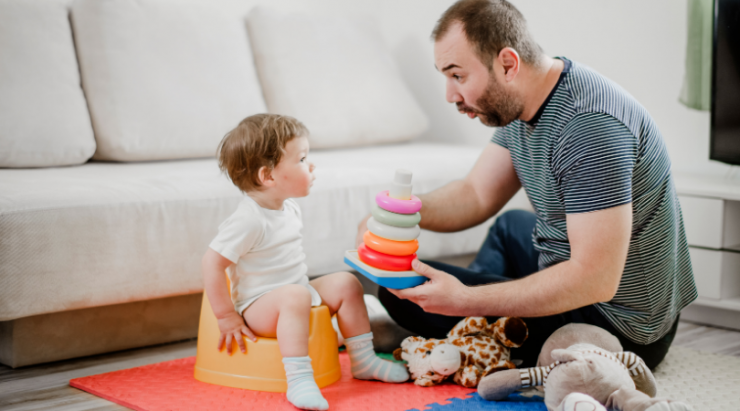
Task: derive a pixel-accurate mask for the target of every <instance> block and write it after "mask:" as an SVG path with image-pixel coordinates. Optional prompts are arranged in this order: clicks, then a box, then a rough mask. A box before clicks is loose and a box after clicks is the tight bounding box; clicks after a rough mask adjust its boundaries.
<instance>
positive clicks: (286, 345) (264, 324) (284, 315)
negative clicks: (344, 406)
mask: <svg viewBox="0 0 740 411" xmlns="http://www.w3.org/2000/svg"><path fill="white" fill-rule="evenodd" d="M310 315H311V293H310V292H309V291H308V289H307V288H306V287H303V286H300V285H297V284H291V285H285V286H282V287H280V288H278V289H275V290H273V291H270V292H269V293H267V294H265V295H264V296H262V297H260V298H259V299H258V300H257V301H255V302H254V303H253V304H252V305H250V306H249V308H247V309H246V310H244V320H245V321H246V322H247V326H248V327H249V328H251V329H252V331H254V332H255V333H256V334H257V335H260V336H263V337H275V336H277V339H278V346H279V347H280V353H281V354H282V355H283V365H284V366H285V376H286V378H287V382H288V391H287V392H286V393H285V395H286V397H287V398H288V401H290V403H291V404H293V405H295V406H296V407H298V408H300V409H303V410H326V409H328V408H329V404H328V403H327V402H326V399H324V397H323V396H322V395H321V391H320V390H319V387H318V386H317V385H316V381H315V380H314V378H313V368H312V367H311V359H310V358H309V357H308V322H309V317H310Z"/></svg>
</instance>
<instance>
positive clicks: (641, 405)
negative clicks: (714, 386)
mask: <svg viewBox="0 0 740 411" xmlns="http://www.w3.org/2000/svg"><path fill="white" fill-rule="evenodd" d="M606 406H607V407H608V408H609V409H610V410H611V409H613V410H616V411H690V410H692V408H691V407H690V406H689V405H687V404H685V403H683V402H680V401H671V400H668V399H665V398H650V397H649V396H648V395H647V394H645V393H643V392H640V391H637V390H635V389H633V388H622V389H621V390H617V391H614V392H613V393H612V395H610V396H609V399H608V400H607V402H606Z"/></svg>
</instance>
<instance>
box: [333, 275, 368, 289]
mask: <svg viewBox="0 0 740 411" xmlns="http://www.w3.org/2000/svg"><path fill="white" fill-rule="evenodd" d="M334 276H335V278H333V279H332V280H333V281H332V282H333V283H334V285H335V286H336V287H337V289H338V291H339V292H342V293H352V294H362V293H363V289H362V284H361V283H360V280H358V279H357V277H355V276H354V275H352V274H351V273H348V272H346V271H344V272H341V273H336V274H334Z"/></svg>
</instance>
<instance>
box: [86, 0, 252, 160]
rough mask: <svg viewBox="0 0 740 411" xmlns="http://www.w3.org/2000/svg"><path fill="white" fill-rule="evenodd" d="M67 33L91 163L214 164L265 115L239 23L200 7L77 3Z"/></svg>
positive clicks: (129, 1) (159, 0) (160, 2)
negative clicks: (227, 141) (221, 150)
mask: <svg viewBox="0 0 740 411" xmlns="http://www.w3.org/2000/svg"><path fill="white" fill-rule="evenodd" d="M72 25H73V27H74V33H75V41H76V44H77V49H78V54H79V60H80V69H81V73H82V85H83V88H84V89H85V93H86V95H87V98H88V101H89V106H90V113H91V116H92V119H93V125H94V129H95V138H96V140H97V143H98V149H97V151H96V152H95V156H94V158H95V159H105V160H116V161H139V160H158V159H179V158H193V157H206V156H212V155H213V153H214V152H215V150H216V147H217V145H218V143H219V141H221V138H222V137H223V136H224V134H225V133H226V132H227V131H229V130H230V129H231V128H233V127H235V126H236V125H237V124H238V123H239V121H240V120H241V119H242V118H244V117H246V116H248V115H251V114H254V113H257V112H264V111H265V105H264V101H263V99H262V91H261V90H260V86H259V83H258V81H257V78H256V75H255V70H254V65H253V63H252V57H251V53H250V50H249V42H248V40H247V34H246V28H245V27H244V22H243V20H242V19H241V18H240V17H238V16H237V15H233V14H227V13H222V12H221V11H220V10H219V9H218V8H217V7H214V6H213V5H209V3H208V2H197V3H193V2H189V1H167V0H150V1H134V0H78V1H76V2H75V3H74V4H73V7H72Z"/></svg>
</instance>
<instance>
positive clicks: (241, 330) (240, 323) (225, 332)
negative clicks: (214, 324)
mask: <svg viewBox="0 0 740 411" xmlns="http://www.w3.org/2000/svg"><path fill="white" fill-rule="evenodd" d="M218 329H219V331H221V336H220V337H219V338H218V350H219V351H221V347H222V346H223V344H224V342H225V343H226V351H227V352H228V353H229V355H231V345H232V344H231V340H236V343H237V345H239V349H240V350H241V352H242V353H246V352H247V346H246V344H245V343H244V338H242V334H243V335H246V336H247V337H248V338H249V339H250V340H252V341H257V337H255V336H254V333H253V332H252V330H250V329H249V327H247V324H246V323H245V322H244V318H242V316H241V315H239V314H238V313H237V312H236V311H234V312H232V313H229V315H227V316H226V317H223V318H219V319H218Z"/></svg>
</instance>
